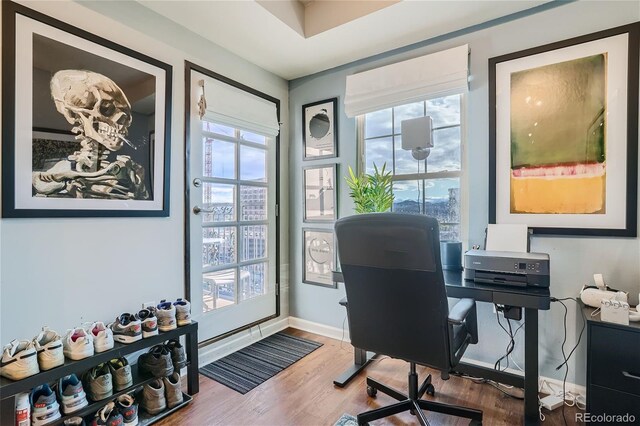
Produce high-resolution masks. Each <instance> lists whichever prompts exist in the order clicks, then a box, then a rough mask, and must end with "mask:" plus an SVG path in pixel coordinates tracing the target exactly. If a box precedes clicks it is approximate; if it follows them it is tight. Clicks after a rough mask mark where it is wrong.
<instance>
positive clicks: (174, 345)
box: [165, 339, 187, 370]
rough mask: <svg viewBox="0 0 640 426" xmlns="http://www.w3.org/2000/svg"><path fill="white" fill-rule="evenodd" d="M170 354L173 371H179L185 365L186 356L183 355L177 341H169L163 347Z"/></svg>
mask: <svg viewBox="0 0 640 426" xmlns="http://www.w3.org/2000/svg"><path fill="white" fill-rule="evenodd" d="M165 346H166V347H167V349H169V352H170V353H171V361H172V362H173V369H174V370H180V369H181V368H182V367H184V366H185V365H187V356H186V355H185V353H184V348H183V347H182V345H181V344H180V341H179V340H178V339H171V340H169V341H168V342H167V344H166V345H165Z"/></svg>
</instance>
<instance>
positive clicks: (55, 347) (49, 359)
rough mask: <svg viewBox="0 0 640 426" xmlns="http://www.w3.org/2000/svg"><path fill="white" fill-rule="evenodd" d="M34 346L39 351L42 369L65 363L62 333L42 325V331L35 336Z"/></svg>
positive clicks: (39, 362)
mask: <svg viewBox="0 0 640 426" xmlns="http://www.w3.org/2000/svg"><path fill="white" fill-rule="evenodd" d="M33 346H34V347H35V349H36V352H37V353H38V365H40V371H46V370H51V369H52V368H55V367H59V366H61V365H62V364H64V353H63V352H62V339H61V338H60V335H59V334H58V333H56V332H55V331H53V330H49V327H42V331H41V332H40V334H38V335H37V336H36V337H34V338H33Z"/></svg>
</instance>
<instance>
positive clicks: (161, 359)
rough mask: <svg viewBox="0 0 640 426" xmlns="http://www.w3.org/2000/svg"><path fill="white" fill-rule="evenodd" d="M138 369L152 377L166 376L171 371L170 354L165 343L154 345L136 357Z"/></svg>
mask: <svg viewBox="0 0 640 426" xmlns="http://www.w3.org/2000/svg"><path fill="white" fill-rule="evenodd" d="M138 369H139V370H140V371H142V372H147V373H150V374H151V375H152V376H153V377H166V376H168V375H170V374H171V373H173V363H172V362H171V354H170V353H169V349H167V347H166V346H165V345H155V346H154V347H152V348H151V349H149V352H147V353H146V354H142V355H140V357H139V358H138Z"/></svg>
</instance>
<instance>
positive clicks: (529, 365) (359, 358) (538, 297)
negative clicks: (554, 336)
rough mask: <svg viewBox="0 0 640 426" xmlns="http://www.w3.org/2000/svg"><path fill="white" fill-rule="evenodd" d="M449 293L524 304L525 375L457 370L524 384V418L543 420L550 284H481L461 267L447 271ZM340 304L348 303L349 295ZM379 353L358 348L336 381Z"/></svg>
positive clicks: (468, 367) (341, 382) (470, 367)
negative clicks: (541, 325) (542, 330)
mask: <svg viewBox="0 0 640 426" xmlns="http://www.w3.org/2000/svg"><path fill="white" fill-rule="evenodd" d="M333 280H334V281H336V282H344V278H343V276H342V273H341V272H334V273H333ZM444 281H445V286H446V289H447V296H449V297H454V298H458V299H462V298H470V299H474V300H476V301H477V302H489V303H496V304H498V305H507V306H516V307H522V308H524V319H525V324H524V334H525V337H524V370H525V371H524V376H521V375H518V374H512V373H508V372H503V371H497V370H494V369H493V368H488V367H481V366H478V365H475V364H470V363H466V362H461V363H459V364H458V366H457V367H456V371H458V372H460V373H465V374H468V375H470V376H475V377H483V378H485V379H490V380H493V381H496V382H499V383H504V384H506V385H511V386H516V387H519V388H524V420H525V424H526V425H537V424H539V423H540V417H539V412H538V310H548V309H549V308H550V305H551V295H550V293H549V289H548V288H537V287H509V286H499V285H488V284H478V283H475V282H473V281H466V280H464V279H462V272H461V271H444ZM340 304H341V305H343V306H346V305H347V301H346V299H342V300H341V301H340ZM375 357H376V355H372V356H371V355H369V354H367V353H366V351H364V350H362V349H358V348H355V354H354V365H353V366H352V367H349V369H348V370H347V371H345V372H344V373H343V374H342V375H341V376H340V377H339V378H338V379H336V380H334V382H333V383H334V384H335V385H336V386H338V387H343V386H345V385H346V384H347V383H348V382H349V381H350V380H351V379H352V378H353V377H354V376H356V375H357V374H358V373H359V372H360V371H362V370H363V369H364V368H365V367H366V366H367V364H368V363H369V362H371V360H373V359H374V358H375Z"/></svg>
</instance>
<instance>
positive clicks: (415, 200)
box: [393, 180, 423, 213]
mask: <svg viewBox="0 0 640 426" xmlns="http://www.w3.org/2000/svg"><path fill="white" fill-rule="evenodd" d="M422 182H423V181H422V180H403V181H396V182H393V195H394V197H395V198H394V199H393V211H394V212H399V213H422V195H423V183H422Z"/></svg>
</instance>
